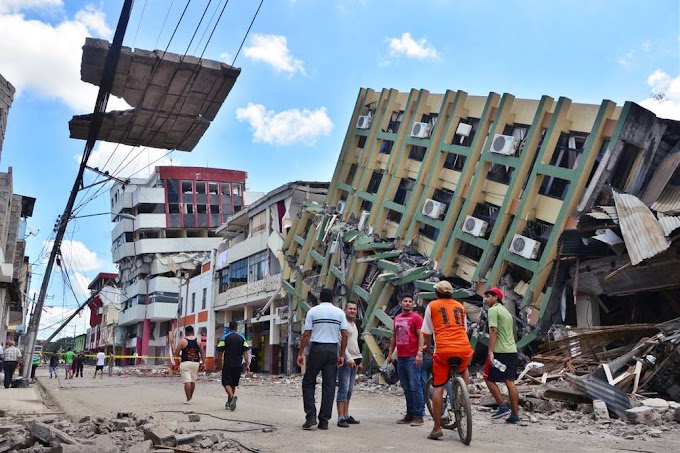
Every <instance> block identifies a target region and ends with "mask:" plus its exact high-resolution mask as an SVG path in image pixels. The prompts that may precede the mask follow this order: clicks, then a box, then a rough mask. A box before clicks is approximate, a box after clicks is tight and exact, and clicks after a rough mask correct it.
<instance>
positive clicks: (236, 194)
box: [231, 183, 243, 213]
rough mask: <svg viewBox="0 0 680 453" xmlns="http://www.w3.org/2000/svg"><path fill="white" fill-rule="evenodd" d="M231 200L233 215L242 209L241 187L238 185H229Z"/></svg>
mask: <svg viewBox="0 0 680 453" xmlns="http://www.w3.org/2000/svg"><path fill="white" fill-rule="evenodd" d="M231 198H232V200H233V202H234V213H237V212H239V211H240V210H241V209H243V186H242V185H241V184H239V183H231Z"/></svg>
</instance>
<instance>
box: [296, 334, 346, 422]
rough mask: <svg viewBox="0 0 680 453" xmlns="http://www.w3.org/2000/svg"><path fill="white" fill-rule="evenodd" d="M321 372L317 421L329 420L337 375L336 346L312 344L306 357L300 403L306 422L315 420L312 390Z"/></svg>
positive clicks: (334, 344)
mask: <svg viewBox="0 0 680 453" xmlns="http://www.w3.org/2000/svg"><path fill="white" fill-rule="evenodd" d="M319 372H321V410H320V411H319V421H326V422H328V420H330V419H331V415H332V413H333V399H334V396H335V380H336V378H337V375H338V344H337V343H312V346H311V348H310V349H309V356H307V369H306V370H305V375H304V377H303V378H302V402H303V404H304V408H305V415H306V418H307V420H316V416H317V414H316V404H315V402H314V389H315V388H316V376H317V375H318V374H319Z"/></svg>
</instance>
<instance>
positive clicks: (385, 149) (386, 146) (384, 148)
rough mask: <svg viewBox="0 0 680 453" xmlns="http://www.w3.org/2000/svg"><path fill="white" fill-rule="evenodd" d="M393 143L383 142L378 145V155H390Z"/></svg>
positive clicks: (390, 141)
mask: <svg viewBox="0 0 680 453" xmlns="http://www.w3.org/2000/svg"><path fill="white" fill-rule="evenodd" d="M393 146H394V142H393V141H392V140H383V141H382V143H381V144H380V154H390V153H392V147H393Z"/></svg>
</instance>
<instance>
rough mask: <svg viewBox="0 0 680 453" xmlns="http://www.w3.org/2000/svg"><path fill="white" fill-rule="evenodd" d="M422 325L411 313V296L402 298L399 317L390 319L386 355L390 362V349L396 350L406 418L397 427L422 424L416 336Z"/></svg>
mask: <svg viewBox="0 0 680 453" xmlns="http://www.w3.org/2000/svg"><path fill="white" fill-rule="evenodd" d="M422 325H423V318H421V317H420V315H419V314H417V313H415V312H414V311H413V296H411V295H410V294H407V295H404V296H402V297H401V314H399V315H397V316H396V317H395V318H394V328H393V330H392V338H391V340H390V351H389V353H388V354H387V360H388V361H389V362H392V360H393V358H392V355H393V354H394V349H395V348H396V349H397V371H398V373H399V382H400V383H401V387H402V388H403V389H404V397H405V398H406V415H405V416H404V417H403V418H401V419H399V420H397V423H399V424H407V423H410V424H411V426H421V425H423V424H424V423H425V422H424V421H423V415H425V398H424V396H423V389H422V386H421V385H420V371H421V370H420V367H421V366H422V364H423V336H422V335H421V334H420V328H421V327H422Z"/></svg>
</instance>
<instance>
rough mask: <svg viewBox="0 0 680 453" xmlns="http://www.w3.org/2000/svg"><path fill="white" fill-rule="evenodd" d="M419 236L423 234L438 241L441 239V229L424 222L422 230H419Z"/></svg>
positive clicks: (421, 225) (421, 226)
mask: <svg viewBox="0 0 680 453" xmlns="http://www.w3.org/2000/svg"><path fill="white" fill-rule="evenodd" d="M418 234H421V235H423V236H425V237H426V238H428V239H430V240H432V241H436V240H437V239H438V238H439V228H435V227H433V226H432V225H430V224H428V223H425V222H422V223H421V224H420V228H418Z"/></svg>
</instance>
